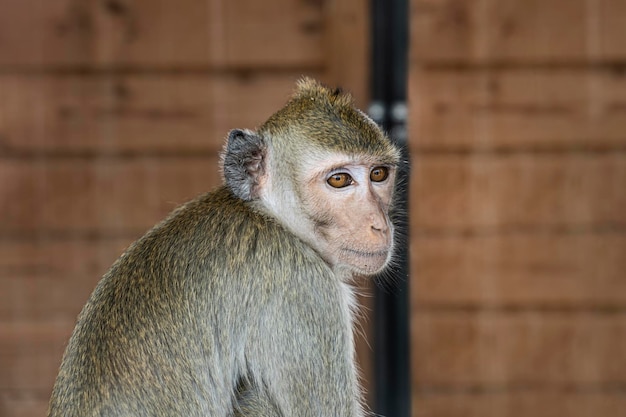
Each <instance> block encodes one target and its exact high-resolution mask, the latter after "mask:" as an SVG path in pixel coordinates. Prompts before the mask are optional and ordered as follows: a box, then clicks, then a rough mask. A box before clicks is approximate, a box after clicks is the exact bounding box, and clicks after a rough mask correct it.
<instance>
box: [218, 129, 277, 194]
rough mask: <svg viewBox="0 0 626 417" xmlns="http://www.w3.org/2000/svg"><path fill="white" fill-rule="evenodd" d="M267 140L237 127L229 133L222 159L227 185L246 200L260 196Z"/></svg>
mask: <svg viewBox="0 0 626 417" xmlns="http://www.w3.org/2000/svg"><path fill="white" fill-rule="evenodd" d="M266 151H267V147H266V146H265V141H264V140H263V138H261V137H260V136H259V135H257V134H256V133H254V132H252V131H250V130H242V129H235V130H232V131H231V132H230V133H229V134H228V142H227V144H226V149H225V150H224V153H223V156H222V161H223V170H224V179H225V181H226V185H227V186H228V187H229V188H230V189H231V190H232V192H233V193H234V194H235V195H236V196H237V197H239V198H241V199H242V200H245V201H249V200H253V199H255V198H257V197H258V194H259V183H260V182H261V178H262V176H263V175H264V174H265V155H266Z"/></svg>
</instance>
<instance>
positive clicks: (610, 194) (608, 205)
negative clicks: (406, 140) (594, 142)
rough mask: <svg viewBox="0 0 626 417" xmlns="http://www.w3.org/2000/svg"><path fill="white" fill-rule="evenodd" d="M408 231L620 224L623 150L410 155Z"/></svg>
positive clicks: (625, 165)
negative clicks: (409, 222) (561, 152)
mask: <svg viewBox="0 0 626 417" xmlns="http://www.w3.org/2000/svg"><path fill="white" fill-rule="evenodd" d="M413 167H414V169H413V178H412V179H413V181H412V182H411V206H412V207H413V208H412V214H413V218H412V225H411V232H413V233H414V234H420V233H425V232H438V233H441V232H446V231H455V230H456V231H457V232H458V231H467V230H474V231H482V232H494V231H497V230H500V231H505V230H515V229H518V230H524V229H535V230H540V229H541V228H545V229H546V230H555V229H561V230H564V231H568V230H569V231H576V230H580V229H583V230H589V229H594V228H596V229H601V228H607V227H618V228H621V227H624V226H626V193H625V192H624V184H626V154H624V153H608V154H593V153H580V154H579V153H573V154H567V153H565V154H562V155H552V154H547V155H536V154H511V155H500V156H493V155H481V154H476V155H472V156H470V157H466V156H463V155H449V156H447V155H444V156H431V157H426V158H420V157H419V156H418V157H416V158H415V159H414V163H413Z"/></svg>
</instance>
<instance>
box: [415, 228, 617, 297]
mask: <svg viewBox="0 0 626 417" xmlns="http://www.w3.org/2000/svg"><path fill="white" fill-rule="evenodd" d="M624 254H626V236H625V235H624V234H620V233H609V234H607V233H597V234H589V233H581V234H552V233H549V232H544V233H530V234H494V235H487V236H480V235H478V236H476V235H474V236H454V235H452V236H440V237H417V238H415V239H414V240H413V245H412V247H411V260H412V263H411V272H412V274H413V276H414V277H415V279H414V280H412V281H411V285H412V287H413V291H412V295H413V300H412V302H413V303H414V304H415V305H419V306H432V307H437V308H441V307H446V306H448V307H453V308H454V307H476V308H481V307H483V308H492V307H522V308H523V307H525V306H526V307H527V306H531V307H535V308H547V309H550V308H556V309H558V308H564V309H575V308H582V309H588V308H592V309H593V308H604V309H610V308H622V307H623V306H624V305H625V304H626V277H625V275H624V271H626V256H624Z"/></svg>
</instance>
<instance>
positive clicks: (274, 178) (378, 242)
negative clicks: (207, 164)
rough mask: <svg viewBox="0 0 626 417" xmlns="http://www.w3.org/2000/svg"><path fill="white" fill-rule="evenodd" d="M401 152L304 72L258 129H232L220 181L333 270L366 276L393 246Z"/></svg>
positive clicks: (345, 99)
mask: <svg viewBox="0 0 626 417" xmlns="http://www.w3.org/2000/svg"><path fill="white" fill-rule="evenodd" d="M399 158H400V152H399V150H398V149H397V148H396V147H395V146H394V145H393V144H392V143H391V142H390V140H389V139H388V138H387V137H386V136H385V134H384V133H383V132H382V131H381V129H380V128H379V127H378V126H377V125H376V123H374V122H373V121H372V120H371V119H370V118H369V117H367V116H366V115H365V114H364V113H363V112H361V111H360V110H358V109H356V108H355V106H354V103H353V100H352V98H351V96H349V95H348V94H343V93H342V92H341V91H340V90H333V89H330V88H327V87H325V86H323V85H321V84H319V83H318V82H316V81H314V80H311V79H308V78H305V79H302V80H301V81H300V82H299V83H298V86H297V89H296V92H295V94H294V95H293V96H292V98H291V100H290V101H289V102H288V103H287V104H286V105H285V106H284V107H283V108H282V109H280V110H279V111H278V112H276V113H275V114H273V115H272V116H271V117H270V118H269V119H268V120H267V121H266V122H265V123H264V124H263V125H262V126H261V127H260V128H259V129H258V131H257V132H253V131H250V130H239V129H238V130H233V131H231V132H230V134H229V137H228V141H227V144H226V147H225V150H224V152H223V154H222V164H223V174H224V179H225V182H226V185H227V186H228V187H229V188H230V189H231V191H232V192H233V193H234V194H235V195H236V196H237V197H239V198H241V199H242V200H245V201H249V202H250V204H252V205H253V206H254V207H256V208H257V209H258V210H260V211H262V212H263V213H266V214H267V215H269V216H271V217H274V218H275V219H276V220H277V221H278V222H280V223H281V224H283V225H284V226H285V227H286V228H287V229H288V230H290V231H291V232H292V233H294V234H295V235H296V236H298V237H299V238H300V239H301V240H303V241H304V242H306V243H307V244H308V245H309V246H311V247H312V248H313V249H314V250H315V251H317V253H319V255H320V256H321V257H322V258H323V259H324V260H325V261H326V262H327V264H328V265H329V266H330V267H331V268H333V269H336V270H342V269H343V270H347V271H349V272H350V273H356V274H362V275H370V274H375V273H377V272H380V271H381V270H382V269H384V267H385V266H386V265H387V264H388V262H389V260H390V258H391V254H392V251H393V234H394V228H393V224H392V223H391V221H390V219H389V208H390V205H391V204H392V201H393V194H394V183H395V177H396V170H397V166H398V163H399Z"/></svg>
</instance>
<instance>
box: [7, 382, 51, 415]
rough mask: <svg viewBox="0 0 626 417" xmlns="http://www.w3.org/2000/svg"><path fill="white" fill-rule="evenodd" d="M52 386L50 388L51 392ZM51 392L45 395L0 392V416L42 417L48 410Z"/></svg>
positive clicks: (30, 392) (27, 392) (28, 392)
mask: <svg viewBox="0 0 626 417" xmlns="http://www.w3.org/2000/svg"><path fill="white" fill-rule="evenodd" d="M51 389H52V386H51V387H50V390H51ZM48 391H49V390H46V392H45V393H38V392H32V391H26V392H20V393H17V394H15V393H14V392H13V391H8V392H3V391H0V416H11V417H41V416H45V415H46V412H47V410H48V400H49V399H50V393H49V392H48Z"/></svg>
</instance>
